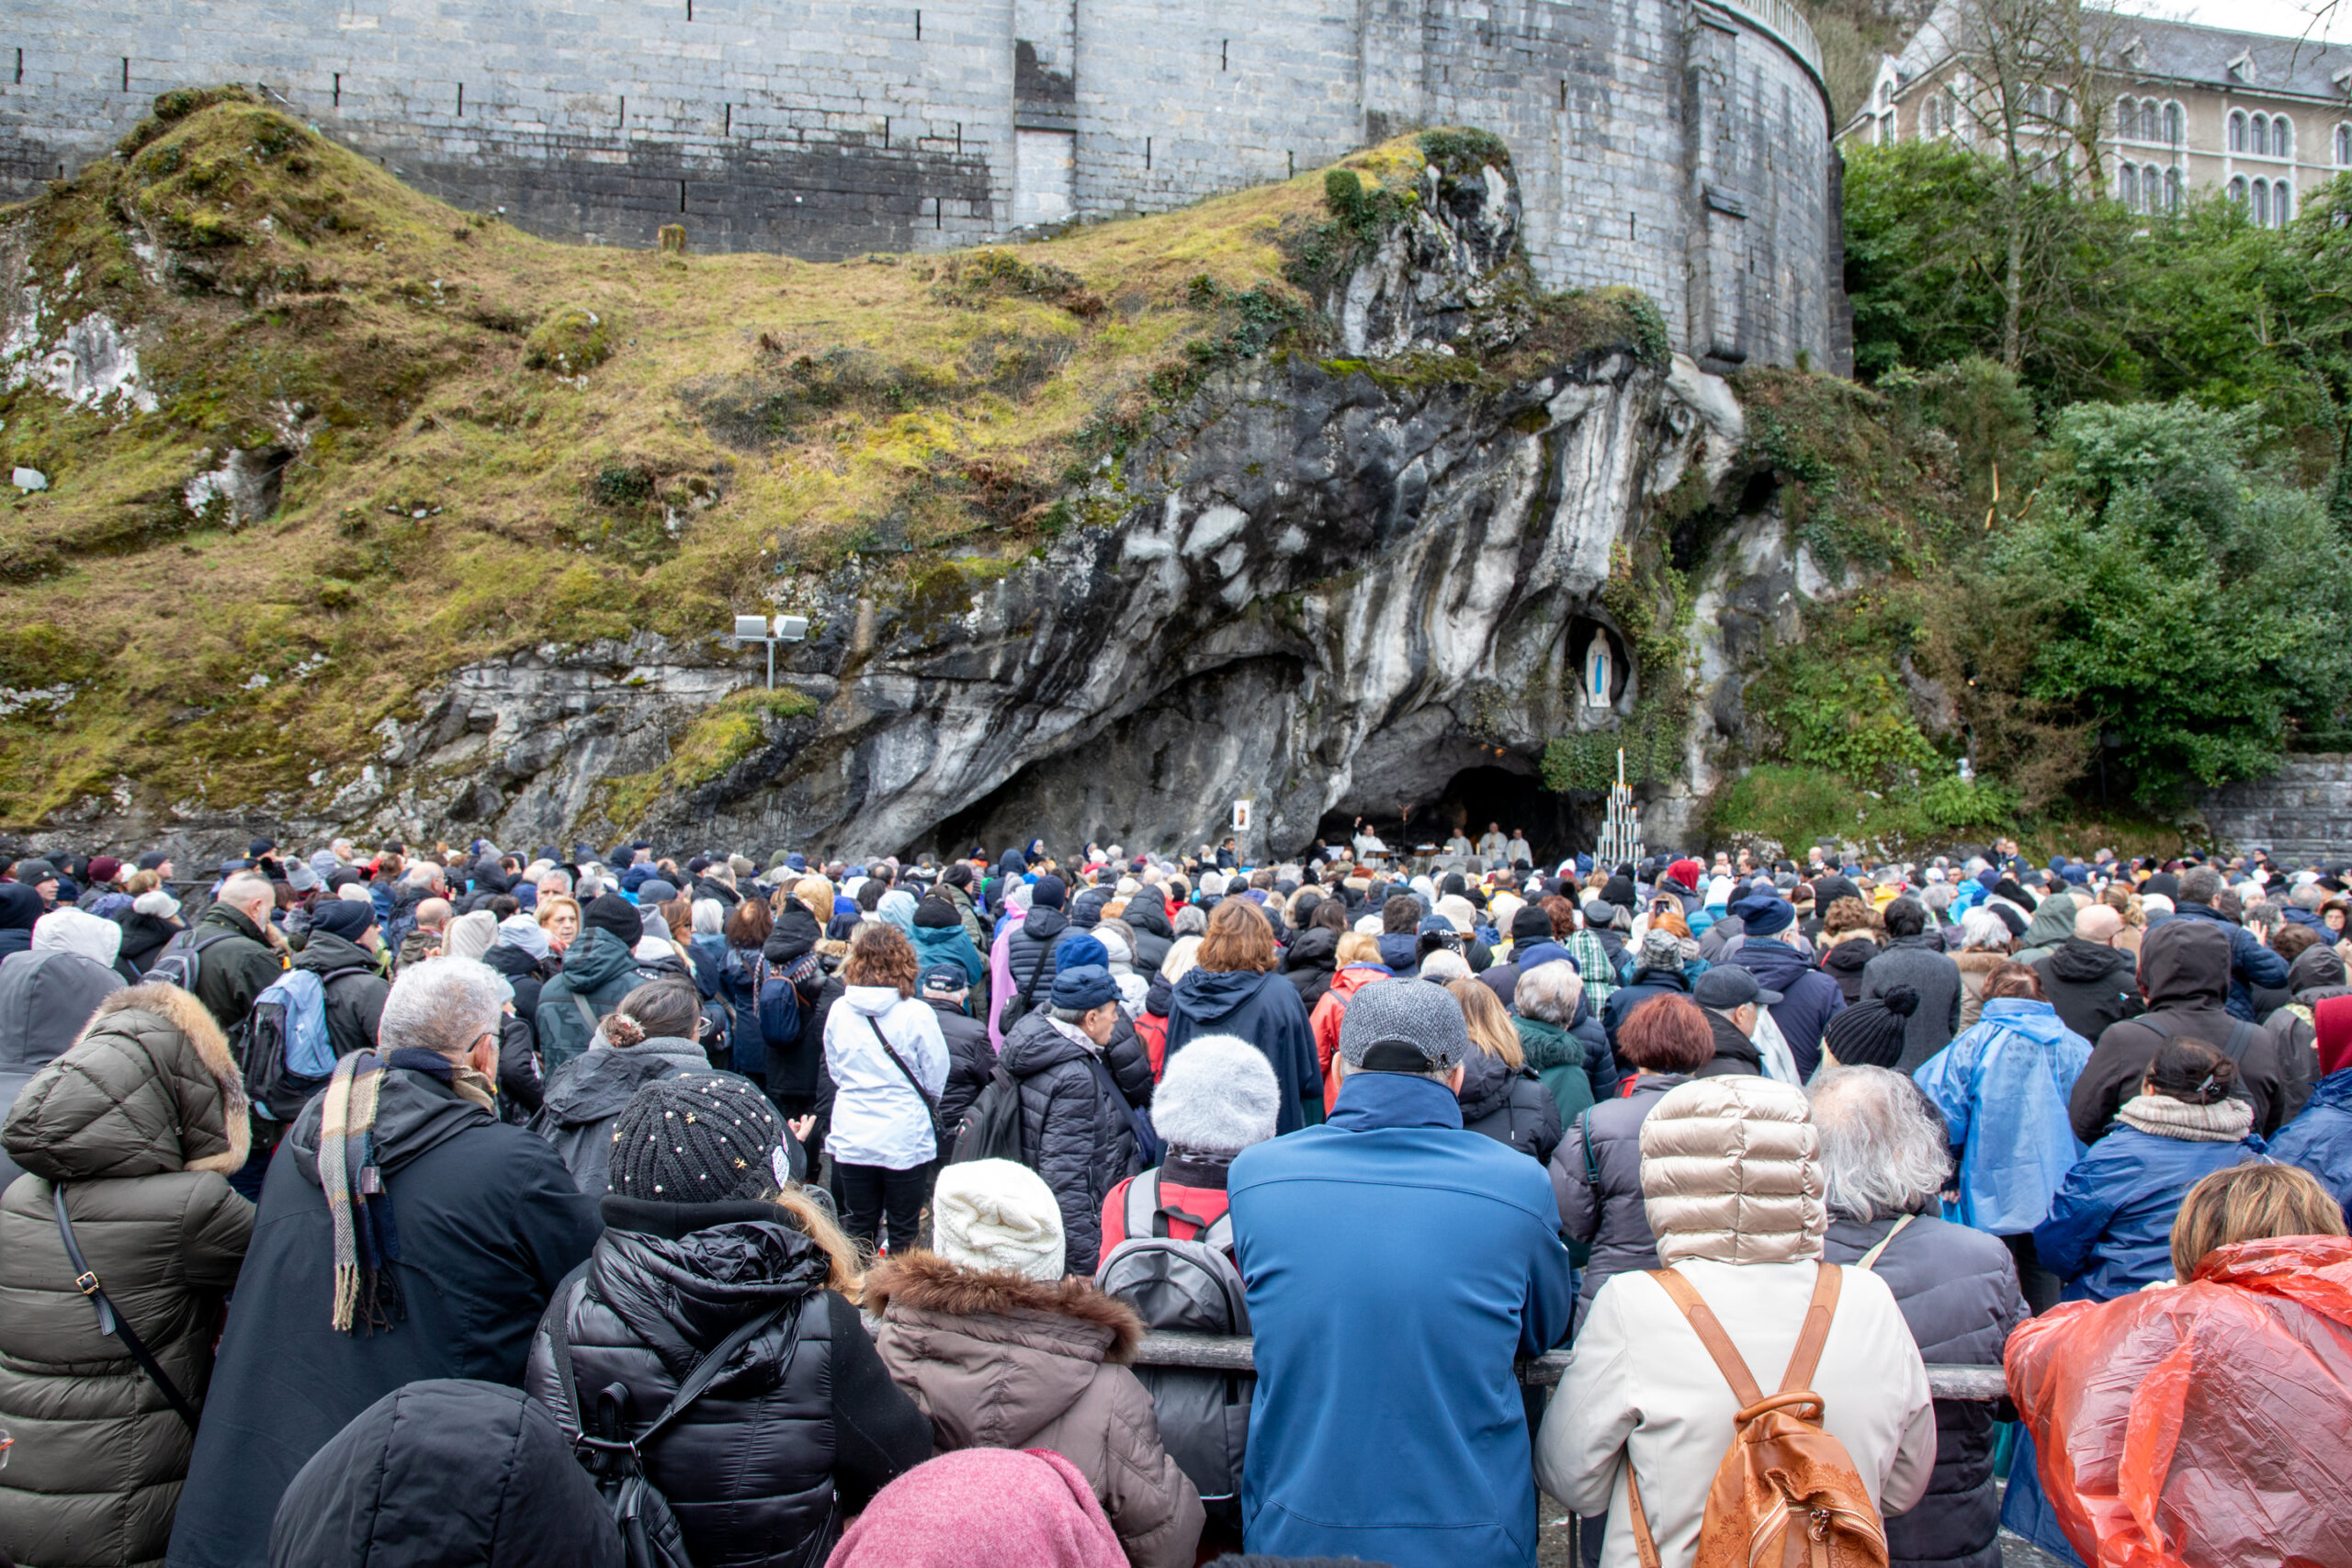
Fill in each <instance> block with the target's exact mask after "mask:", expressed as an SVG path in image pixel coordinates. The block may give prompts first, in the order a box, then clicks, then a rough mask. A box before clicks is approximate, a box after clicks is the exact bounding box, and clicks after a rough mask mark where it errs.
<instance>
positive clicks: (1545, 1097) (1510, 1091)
mask: <svg viewBox="0 0 2352 1568" xmlns="http://www.w3.org/2000/svg"><path fill="white" fill-rule="evenodd" d="M1462 1066H1463V1071H1462V1092H1461V1093H1460V1094H1458V1095H1456V1096H1455V1097H1454V1098H1456V1099H1457V1100H1461V1101H1462V1125H1463V1126H1464V1128H1465V1129H1466V1130H1468V1131H1470V1132H1473V1133H1476V1134H1481V1135H1483V1136H1485V1137H1489V1138H1492V1139H1494V1140H1495V1142H1497V1143H1498V1144H1509V1145H1510V1146H1511V1147H1512V1148H1515V1149H1517V1150H1518V1151H1519V1152H1520V1153H1521V1154H1525V1155H1533V1156H1535V1158H1536V1159H1537V1161H1538V1162H1540V1163H1544V1164H1548V1163H1550V1161H1551V1158H1552V1151H1553V1150H1554V1149H1556V1148H1558V1147H1559V1146H1560V1102H1559V1101H1558V1100H1554V1099H1553V1098H1552V1091H1551V1090H1550V1089H1545V1088H1544V1080H1543V1079H1541V1078H1539V1077H1536V1076H1535V1075H1534V1074H1533V1073H1532V1072H1529V1071H1528V1070H1527V1069H1526V1068H1524V1067H1521V1068H1520V1069H1519V1070H1518V1071H1516V1072H1514V1071H1512V1070H1511V1069H1510V1067H1508V1066H1505V1065H1504V1064H1503V1061H1502V1059H1501V1058H1500V1057H1498V1056H1490V1055H1487V1053H1486V1052H1484V1051H1473V1052H1471V1053H1470V1055H1469V1057H1468V1059H1467V1060H1465V1061H1464V1063H1463V1065H1462Z"/></svg>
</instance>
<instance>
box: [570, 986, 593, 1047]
mask: <svg viewBox="0 0 2352 1568" xmlns="http://www.w3.org/2000/svg"><path fill="white" fill-rule="evenodd" d="M571 1005H572V1006H573V1007H576V1008H578V1009H579V1010H580V1021H581V1022H582V1023H583V1024H585V1025H586V1026H587V1029H588V1038H589V1039H591V1040H594V1039H595V1038H596V1010H595V1009H594V1008H592V1007H590V1006H589V1005H588V998H586V997H583V996H582V995H581V994H580V993H579V992H578V991H574V992H572V993H571Z"/></svg>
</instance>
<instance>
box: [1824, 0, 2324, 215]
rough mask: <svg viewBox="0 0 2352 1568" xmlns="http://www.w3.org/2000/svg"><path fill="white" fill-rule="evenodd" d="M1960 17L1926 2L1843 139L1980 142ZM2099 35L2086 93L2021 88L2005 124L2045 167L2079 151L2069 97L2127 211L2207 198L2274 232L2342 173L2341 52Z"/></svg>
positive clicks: (1979, 97) (2187, 35) (2127, 23)
mask: <svg viewBox="0 0 2352 1568" xmlns="http://www.w3.org/2000/svg"><path fill="white" fill-rule="evenodd" d="M1964 17H1965V12H1964V10H1963V8H1962V6H1958V5H1954V4H1950V3H1947V4H1945V5H1942V6H1938V7H1937V9H1936V10H1935V12H1934V13H1933V14H1931V15H1930V16H1929V17H1928V21H1927V23H1926V25H1925V26H1923V27H1922V28H1920V29H1919V31H1918V32H1917V34H1916V35H1915V36H1914V37H1913V38H1912V39H1911V41H1910V42H1909V43H1908V44H1906V45H1905V47H1904V50H1903V52H1902V53H1901V54H1891V55H1887V56H1885V57H1883V59H1882V60H1881V61H1880V62H1879V70H1878V76H1877V79H1876V80H1875V81H1874V82H1873V83H1872V85H1871V97H1870V101H1869V103H1868V105H1867V106H1866V107H1864V108H1863V109H1862V110H1861V111H1860V113H1858V114H1856V115H1855V116H1854V117H1853V118H1851V119H1850V120H1849V121H1848V122H1847V123H1846V126H1845V127H1844V129H1843V130H1840V131H1839V132H1838V141H1839V142H1840V143H1841V144H1842V145H1844V146H1846V147H1849V148H1850V147H1853V146H1855V145H1858V144H1859V145H1883V144H1886V143H1891V142H1895V141H1927V140H1929V139H1932V138H1935V137H1956V138H1960V139H1962V140H1964V141H1981V140H1983V139H1984V138H1985V135H1986V134H1987V133H1988V128H1987V127H1986V126H1985V125H1984V124H1981V123H1979V122H1980V120H1981V119H1982V118H1984V114H1983V108H1984V105H1985V95H1984V94H1983V93H1982V92H1980V91H1978V90H1977V88H1976V85H1975V84H1974V83H1973V82H1972V81H1971V80H1970V77H1969V73H1968V67H1967V58H1968V55H1969V52H1970V51H1968V50H1967V49H1966V48H1965V47H1963V46H1962V44H1961V43H1960V42H1959V41H1958V39H1959V33H1960V29H1961V28H1962V27H1963V26H1965V21H1964ZM2102 30H2103V31H2104V32H2105V34H2106V43H2105V47H2104V48H2102V49H2100V50H2099V51H2098V57H2099V58H2100V60H2101V62H2102V64H2101V66H2100V68H2099V70H2098V75H2097V79H2096V80H2095V81H2094V82H2093V84H2092V85H2090V87H2089V88H2088V89H2083V88H2081V87H2080V86H2079V85H2077V84H2074V83H2058V82H2052V83H2045V84H2039V85H2032V86H2030V87H2028V88H2027V89H2026V101H2025V102H2024V103H2023V105H2022V106H2021V112H2020V113H2019V114H2018V116H2017V117H2016V118H2018V122H2019V124H2020V125H2021V126H2025V127H2030V128H2031V134H2030V136H2029V137H2028V138H2027V140H2030V141H2032V142H2033V143H2034V145H2035V147H2036V153H2037V156H2038V157H2040V158H2041V159H2042V160H2044V161H2045V166H2055V167H2059V168H2072V167H2075V166H2076V165H2077V164H2079V162H2080V160H2081V158H2082V156H2083V149H2082V145H2081V141H2080V138H2079V136H2078V134H2077V133H2078V132H2079V130H2080V129H2081V116H2082V113H2083V108H2082V106H2081V104H2080V103H2079V102H2078V101H2077V100H2076V98H2075V96H2073V95H2075V94H2076V93H2078V92H2080V93H2085V94H2086V96H2092V97H2093V98H2094V101H2096V102H2097V103H2098V105H2099V107H2100V113H2099V120H2100V123H2099V125H2098V136H2097V139H2096V140H2097V145H2098V157H2099V161H2100V172H2101V174H2102V175H2103V176H2104V179H2105V184H2106V187H2107V190H2108V192H2109V194H2110V195H2112V196H2113V197H2116V198H2117V199H2118V200H2120V201H2121V202H2123V203H2124V204H2125V205H2126V206H2128V207H2130V208H2131V209H2133V210H2135V211H2139V212H2146V213H2151V214H2154V213H2160V212H2172V211H2177V210H2178V209H2179V208H2180V205H2181V203H2182V202H2183V201H2184V200H2186V199H2187V198H2188V197H2189V196H2191V195H2192V194H2201V193H2204V192H2207V191H2213V190H2219V191H2222V192H2224V193H2226V194H2227V195H2228V196H2229V197H2230V198H2231V199H2232V200H2233V201H2235V202H2237V203H2239V204H2240V205H2241V206H2243V207H2245V209H2246V215H2247V216H2248V217H2249V218H2250V219H2252V220H2254V221H2255V222H2256V223H2258V224H2261V225H2263V226H2264V227H2266V228H2277V227H2280V226H2283V225H2284V224H2286V223H2287V222H2288V221H2289V220H2291V219H2292V218H2293V217H2294V216H2295V213H2296V211H2297V209H2299V208H2300V207H2301V203H2302V201H2303V199H2304V198H2305V197H2308V196H2309V195H2310V194H2311V193H2312V191H2314V190H2316V189H2318V188H2319V187H2320V186H2324V185H2325V184H2326V183H2327V182H2328V181H2330V180H2332V179H2334V178H2335V176H2336V175H2338V174H2341V173H2343V172H2344V171H2346V170H2347V169H2352V48H2346V47H2345V46H2343V45H2329V44H2324V43H2321V42H2317V41H2314V40H2312V39H2295V38H2278V37H2273V36H2270V35H2268V34H2265V33H2242V32H2232V31H2230V30H2228V29H2226V28H2208V27H2199V26H2196V25H2194V24H2191V23H2188V22H2168V21H2158V20H2154V19H2153V18H2143V17H2123V16H2115V17H2108V18H2104V19H2103V22H2102Z"/></svg>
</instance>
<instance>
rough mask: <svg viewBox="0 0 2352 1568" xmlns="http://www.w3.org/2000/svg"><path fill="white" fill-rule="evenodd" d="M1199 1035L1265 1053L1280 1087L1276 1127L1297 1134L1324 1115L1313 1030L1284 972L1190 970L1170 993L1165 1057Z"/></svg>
mask: <svg viewBox="0 0 2352 1568" xmlns="http://www.w3.org/2000/svg"><path fill="white" fill-rule="evenodd" d="M1196 1034H1230V1035H1234V1036H1236V1037H1237V1038H1238V1039H1242V1040H1247V1041H1248V1042H1250V1044H1252V1045H1255V1046H1256V1047H1258V1049H1259V1050H1260V1051H1261V1052H1263V1053H1264V1054H1265V1057H1266V1060H1267V1061H1268V1062H1269V1063H1270V1064H1272V1066H1273V1069H1274V1081H1275V1082H1276V1083H1277V1084H1279V1085H1280V1086H1281V1088H1282V1105H1281V1108H1280V1109H1279V1111H1277V1112H1276V1114H1275V1118H1274V1130H1275V1132H1277V1133H1294V1132H1296V1131H1297V1130H1298V1129H1299V1128H1301V1127H1304V1126H1306V1124H1307V1122H1309V1121H1319V1120H1321V1119H1322V1111H1323V1077H1322V1073H1321V1071H1320V1070H1319V1069H1318V1067H1317V1065H1316V1059H1315V1030H1314V1027H1313V1025H1312V1024H1311V1023H1309V1021H1308V1020H1307V1016H1306V1005H1305V1004H1304V1003H1302V1002H1301V1001H1300V1000H1299V999H1298V988H1297V987H1295V986H1293V985H1292V984H1291V983H1290V982H1289V981H1287V980H1285V979H1283V977H1282V976H1280V975H1259V974H1254V973H1252V972H1250V970H1247V969H1237V970H1212V969H1198V968H1195V969H1191V970H1188V971H1186V972H1185V975H1184V977H1183V978H1182V979H1181V980H1179V981H1177V982H1176V987H1175V988H1174V989H1173V990H1172V991H1170V993H1169V1001H1168V1054H1167V1060H1170V1061H1172V1060H1174V1059H1175V1056H1176V1053H1178V1052H1179V1051H1182V1049H1183V1048H1184V1046H1185V1045H1186V1043H1189V1042H1190V1041H1191V1040H1192V1039H1193V1036H1194V1035H1196ZM1162 1070H1163V1071H1165V1070H1166V1069H1165V1066H1163V1067H1162Z"/></svg>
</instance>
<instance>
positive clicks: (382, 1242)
mask: <svg viewBox="0 0 2352 1568" xmlns="http://www.w3.org/2000/svg"><path fill="white" fill-rule="evenodd" d="M383 1082H384V1064H383V1063H382V1062H380V1061H379V1060H378V1059H377V1057H376V1054H375V1053H374V1052H372V1051H360V1052H356V1053H355V1054H354V1055H348V1056H345V1057H344V1058H343V1060H341V1061H339V1062H337V1063H336V1064H335V1066H334V1077H332V1078H330V1079H329V1080H328V1082H327V1089H326V1100H325V1102H324V1104H323V1105H322V1107H321V1113H320V1118H319V1186H320V1187H321V1189H322V1190H324V1192H325V1194H326V1200H327V1217H328V1219H329V1221H330V1222H331V1223H332V1224H333V1225H334V1314H333V1319H332V1321H333V1322H334V1326H335V1327H336V1328H337V1329H339V1330H341V1331H342V1332H344V1333H345V1334H349V1333H351V1332H352V1331H353V1328H354V1325H362V1326H365V1327H366V1328H367V1329H368V1331H369V1332H371V1333H372V1332H373V1331H375V1330H377V1329H379V1328H390V1327H391V1326H392V1325H394V1324H396V1323H399V1322H400V1321H401V1319H403V1318H404V1317H406V1316H407V1315H408V1314H407V1312H406V1310H405V1308H404V1307H403V1305H402V1303H401V1289H400V1281H399V1280H398V1278H397V1277H396V1276H395V1275H394V1274H393V1272H392V1269H391V1265H392V1264H394V1263H397V1262H398V1261H400V1256H401V1242H400V1232H399V1231H398V1230H396V1229H395V1228H394V1227H393V1224H392V1195H391V1193H390V1192H389V1191H388V1190H385V1187H384V1173H383V1172H382V1171H381V1170H380V1169H379V1168H378V1167H377V1163H376V1100H377V1094H378V1091H379V1089H381V1088H382V1086H383Z"/></svg>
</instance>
